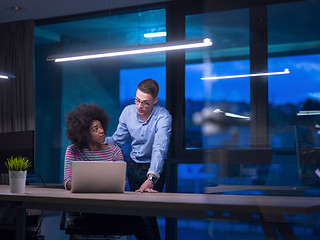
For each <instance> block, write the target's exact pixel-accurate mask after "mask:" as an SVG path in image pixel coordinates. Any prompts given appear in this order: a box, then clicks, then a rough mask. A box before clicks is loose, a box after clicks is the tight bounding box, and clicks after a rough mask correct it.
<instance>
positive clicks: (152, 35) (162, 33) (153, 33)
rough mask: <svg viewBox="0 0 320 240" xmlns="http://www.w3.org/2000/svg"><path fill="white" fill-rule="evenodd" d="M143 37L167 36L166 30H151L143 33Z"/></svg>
mask: <svg viewBox="0 0 320 240" xmlns="http://www.w3.org/2000/svg"><path fill="white" fill-rule="evenodd" d="M143 36H144V37H145V38H154V37H165V36H167V32H152V33H145V34H143Z"/></svg>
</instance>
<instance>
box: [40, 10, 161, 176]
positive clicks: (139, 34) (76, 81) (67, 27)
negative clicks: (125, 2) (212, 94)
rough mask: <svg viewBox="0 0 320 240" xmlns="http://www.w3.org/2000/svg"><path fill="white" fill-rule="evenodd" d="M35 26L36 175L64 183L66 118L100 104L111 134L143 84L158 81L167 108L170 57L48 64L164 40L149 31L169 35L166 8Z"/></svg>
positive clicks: (142, 56)
mask: <svg viewBox="0 0 320 240" xmlns="http://www.w3.org/2000/svg"><path fill="white" fill-rule="evenodd" d="M106 15H108V16H102V17H101V16H100V17H94V16H90V18H89V17H88V18H83V19H80V20H74V21H72V20H71V21H70V20H69V21H63V22H60V23H54V24H46V25H39V26H36V28H35V69H36V74H35V75H36V84H35V85H36V129H37V132H36V142H37V148H36V149H37V150H36V158H37V159H41V161H39V162H37V164H36V168H37V171H38V172H39V173H40V174H41V175H42V176H43V177H44V179H45V181H47V182H62V181H63V166H64V154H65V149H66V147H67V146H68V145H69V144H70V142H69V140H67V138H66V136H65V119H64V115H65V114H66V113H67V112H69V111H70V110H71V109H72V108H73V107H74V106H77V105H79V104H80V103H95V104H98V105H100V106H101V107H102V108H104V109H105V110H106V111H107V113H108V115H109V117H110V118H111V121H110V124H109V129H108V132H107V135H111V134H112V133H113V132H114V131H115V129H116V127H117V124H118V118H119V115H120V113H121V110H122V108H123V106H124V105H126V104H129V103H132V101H131V100H132V98H133V97H134V96H135V90H136V87H137V84H138V82H140V81H142V80H144V79H146V78H154V79H155V80H157V81H158V82H159V85H160V95H159V98H160V101H159V104H161V105H165V100H166V99H165V90H166V87H165V76H166V75H165V71H166V69H165V53H156V54H148V55H140V56H123V57H119V58H109V59H99V60H87V61H77V62H66V63H53V62H46V61H45V59H46V57H47V56H49V55H54V54H62V53H67V52H68V53H72V52H77V51H86V50H96V49H102V48H103V49H104V48H117V47H127V46H136V45H139V44H152V43H159V42H165V37H155V38H147V37H144V34H145V33H148V32H158V31H166V11H165V9H155V10H148V11H141V12H140V13H138V12H131V13H118V14H116V15H109V14H106Z"/></svg>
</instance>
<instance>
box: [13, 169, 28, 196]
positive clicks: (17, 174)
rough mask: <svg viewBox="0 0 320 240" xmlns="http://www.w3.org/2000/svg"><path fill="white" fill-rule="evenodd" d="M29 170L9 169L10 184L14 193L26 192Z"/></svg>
mask: <svg viewBox="0 0 320 240" xmlns="http://www.w3.org/2000/svg"><path fill="white" fill-rule="evenodd" d="M26 179H27V171H9V184H10V191H11V192H12V193H24V192H25V189H26Z"/></svg>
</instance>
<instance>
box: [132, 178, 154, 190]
mask: <svg viewBox="0 0 320 240" xmlns="http://www.w3.org/2000/svg"><path fill="white" fill-rule="evenodd" d="M136 192H149V193H155V192H158V191H157V190H154V189H153V183H152V182H151V181H150V180H148V179H147V180H146V181H144V183H143V184H142V185H141V186H140V188H139V189H138V190H136Z"/></svg>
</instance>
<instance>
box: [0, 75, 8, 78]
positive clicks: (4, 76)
mask: <svg viewBox="0 0 320 240" xmlns="http://www.w3.org/2000/svg"><path fill="white" fill-rule="evenodd" d="M0 78H2V79H9V77H8V76H6V75H2V74H0Z"/></svg>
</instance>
